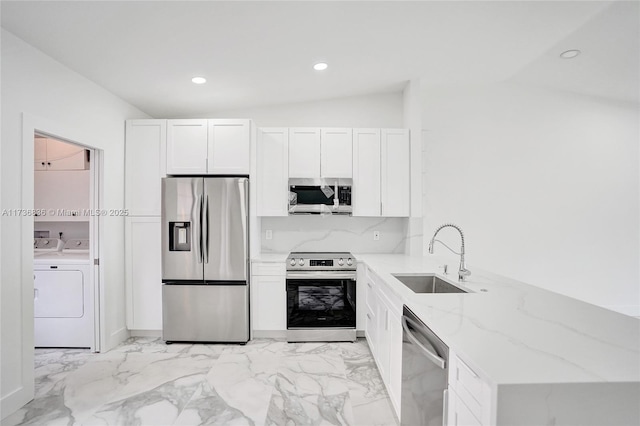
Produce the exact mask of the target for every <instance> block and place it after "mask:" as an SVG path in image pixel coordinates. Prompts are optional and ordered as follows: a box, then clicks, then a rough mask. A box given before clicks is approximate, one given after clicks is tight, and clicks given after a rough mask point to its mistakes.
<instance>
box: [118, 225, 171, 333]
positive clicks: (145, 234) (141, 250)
mask: <svg viewBox="0 0 640 426" xmlns="http://www.w3.org/2000/svg"><path fill="white" fill-rule="evenodd" d="M125 240H126V241H125V251H126V252H125V255H126V257H125V259H126V264H125V272H126V289H127V295H128V297H127V327H128V328H129V329H130V330H162V275H161V274H162V273H161V270H162V265H161V250H160V248H161V243H160V218H159V217H127V218H126V233H125Z"/></svg>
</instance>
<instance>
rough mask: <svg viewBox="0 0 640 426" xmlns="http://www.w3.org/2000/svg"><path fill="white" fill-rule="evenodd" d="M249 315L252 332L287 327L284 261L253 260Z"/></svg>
mask: <svg viewBox="0 0 640 426" xmlns="http://www.w3.org/2000/svg"><path fill="white" fill-rule="evenodd" d="M251 317H252V319H251V321H252V328H253V330H254V332H255V331H263V332H274V331H284V330H286V329H287V293H286V289H285V266H284V262H282V263H267V262H254V263H253V264H252V271H251Z"/></svg>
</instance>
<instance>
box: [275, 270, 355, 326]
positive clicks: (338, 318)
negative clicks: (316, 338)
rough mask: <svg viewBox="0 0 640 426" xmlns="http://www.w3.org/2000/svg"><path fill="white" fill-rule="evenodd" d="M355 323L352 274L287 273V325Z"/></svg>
mask: <svg viewBox="0 0 640 426" xmlns="http://www.w3.org/2000/svg"><path fill="white" fill-rule="evenodd" d="M355 327H356V278H355V274H352V273H343V274H328V273H327V274H317V273H313V272H312V273H296V274H288V275H287V329H289V330H295V329H321V328H351V329H355Z"/></svg>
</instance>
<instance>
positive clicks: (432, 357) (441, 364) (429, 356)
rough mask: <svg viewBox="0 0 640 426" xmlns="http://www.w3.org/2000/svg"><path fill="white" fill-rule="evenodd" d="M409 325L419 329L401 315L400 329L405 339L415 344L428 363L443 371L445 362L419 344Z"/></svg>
mask: <svg viewBox="0 0 640 426" xmlns="http://www.w3.org/2000/svg"><path fill="white" fill-rule="evenodd" d="M409 323H411V325H413V327H415V328H418V327H419V325H418V324H416V323H415V322H414V321H412V320H411V319H410V318H408V317H406V316H405V315H403V316H402V328H403V329H404V332H405V334H406V335H407V338H408V339H409V340H410V341H411V342H412V343H413V344H415V345H416V346H417V347H418V349H420V351H421V352H422V353H423V354H424V355H425V356H426V357H427V359H428V360H429V361H431V362H432V363H434V364H435V365H437V366H438V367H440V368H441V369H443V370H444V369H445V368H446V366H447V361H446V360H444V359H443V358H442V357H440V356H438V354H436V353H434V352H432V351H430V350H429V349H427V348H426V347H425V346H424V345H423V344H422V343H420V341H419V340H418V339H417V338H416V337H415V336H414V335H413V332H412V331H411V330H410V329H409Z"/></svg>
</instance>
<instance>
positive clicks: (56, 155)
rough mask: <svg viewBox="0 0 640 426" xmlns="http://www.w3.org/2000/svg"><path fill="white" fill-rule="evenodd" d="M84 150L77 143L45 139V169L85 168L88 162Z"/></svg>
mask: <svg viewBox="0 0 640 426" xmlns="http://www.w3.org/2000/svg"><path fill="white" fill-rule="evenodd" d="M85 151H86V150H85V149H84V148H83V147H81V146H78V145H74V144H71V143H67V142H62V141H58V140H55V139H47V169H48V170H86V169H88V165H89V162H88V161H87V154H86V152H85Z"/></svg>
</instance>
